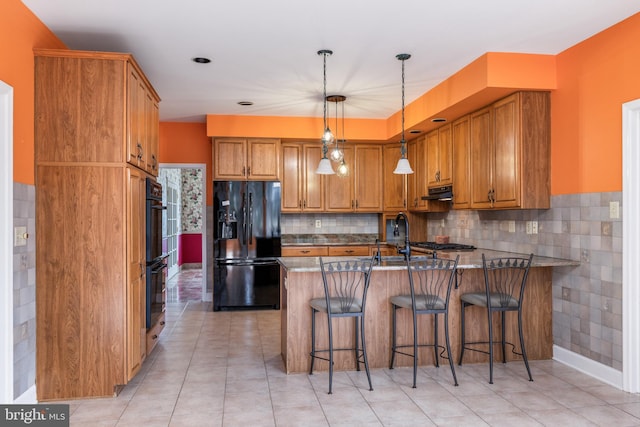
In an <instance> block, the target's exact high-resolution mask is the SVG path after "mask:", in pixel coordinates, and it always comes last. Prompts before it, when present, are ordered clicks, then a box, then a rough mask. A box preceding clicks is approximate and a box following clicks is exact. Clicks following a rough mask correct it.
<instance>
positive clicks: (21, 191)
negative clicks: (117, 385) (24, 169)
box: [13, 183, 36, 399]
mask: <svg viewBox="0 0 640 427" xmlns="http://www.w3.org/2000/svg"><path fill="white" fill-rule="evenodd" d="M35 213H36V191H35V186H33V185H26V184H20V183H14V184H13V225H14V227H27V233H28V234H29V238H28V239H27V245H26V246H14V248H13V397H14V399H15V398H18V397H20V396H21V395H22V394H24V393H25V392H26V391H27V390H28V389H29V388H30V387H32V386H33V385H34V384H35V381H36V215H35Z"/></svg>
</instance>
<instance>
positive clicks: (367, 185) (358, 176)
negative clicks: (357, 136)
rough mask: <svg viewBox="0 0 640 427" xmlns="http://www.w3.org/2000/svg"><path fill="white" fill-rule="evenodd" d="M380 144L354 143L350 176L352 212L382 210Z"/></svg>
mask: <svg viewBox="0 0 640 427" xmlns="http://www.w3.org/2000/svg"><path fill="white" fill-rule="evenodd" d="M381 170H382V146H381V145H377V144H356V145H355V161H354V166H353V169H352V172H351V174H350V176H353V179H354V181H353V185H354V189H355V203H354V212H382V206H383V200H382V199H383V198H382V174H381V173H380V171H381Z"/></svg>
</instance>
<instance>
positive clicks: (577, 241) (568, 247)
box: [428, 192, 622, 370]
mask: <svg viewBox="0 0 640 427" xmlns="http://www.w3.org/2000/svg"><path fill="white" fill-rule="evenodd" d="M621 201H622V193H621V192H610V193H585V194H569V195H558V196H553V197H552V198H551V208H550V209H546V210H523V211H471V210H470V211H450V212H447V213H433V214H428V215H429V227H428V235H429V236H434V235H439V234H445V235H449V236H450V237H451V241H452V242H456V243H467V244H473V245H475V246H477V247H478V248H486V249H494V250H508V251H510V252H519V253H523V254H525V253H529V252H534V253H535V254H536V255H543V256H550V257H556V258H567V259H572V260H576V261H580V266H578V267H562V268H554V269H553V340H554V344H555V345H558V346H560V347H563V348H565V349H567V350H570V351H573V352H575V353H578V354H581V355H582V356H585V357H587V358H589V359H592V360H595V361H597V362H600V363H602V364H604V365H606V366H609V367H612V368H614V369H618V370H622V218H610V215H609V202H619V203H620V209H619V211H620V212H622V206H621ZM531 221H535V222H537V228H538V233H537V234H528V233H527V223H528V222H531ZM510 230H513V232H511V231H510Z"/></svg>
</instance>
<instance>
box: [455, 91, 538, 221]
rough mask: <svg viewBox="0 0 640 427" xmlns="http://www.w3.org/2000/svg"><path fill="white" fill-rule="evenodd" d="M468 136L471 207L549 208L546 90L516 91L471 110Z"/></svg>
mask: <svg viewBox="0 0 640 427" xmlns="http://www.w3.org/2000/svg"><path fill="white" fill-rule="evenodd" d="M470 138H471V144H470V170H471V208H472V209H513V208H519V209H548V208H549V206H550V204H549V198H550V182H549V180H550V177H549V164H550V111H549V93H548V92H517V93H514V94H513V95H510V96H508V97H506V98H504V99H501V100H500V101H497V102H495V103H494V104H492V105H490V106H489V107H486V108H483V109H481V110H479V111H476V112H474V113H472V114H471V115H470ZM455 185H457V183H454V192H455ZM454 197H455V194H454Z"/></svg>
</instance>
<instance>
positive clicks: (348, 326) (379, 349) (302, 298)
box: [279, 249, 579, 373]
mask: <svg viewBox="0 0 640 427" xmlns="http://www.w3.org/2000/svg"><path fill="white" fill-rule="evenodd" d="M483 253H484V254H485V256H486V257H488V258H494V257H503V256H516V255H518V256H523V255H522V254H514V253H510V252H501V251H493V250H483V249H477V250H473V251H439V252H438V254H437V256H438V257H440V258H450V257H455V256H456V255H460V261H459V263H458V269H459V270H458V273H457V284H458V288H457V289H455V288H454V289H453V290H452V292H451V301H452V303H451V307H450V313H449V314H450V319H449V322H450V323H449V331H450V336H451V347H452V348H451V349H452V353H453V357H454V360H455V361H456V362H457V359H458V356H459V354H460V349H459V345H460V321H459V314H460V303H459V297H460V294H461V293H462V292H469V291H477V290H480V291H482V290H484V279H483V273H482V254H483ZM416 255H418V254H416ZM352 258H353V259H362V258H363V257H362V256H354V257H352ZM323 259H325V260H332V259H333V260H335V259H336V258H335V257H327V258H323ZM340 259H348V257H340ZM279 262H280V265H281V287H282V290H281V298H282V300H281V316H282V321H281V325H282V326H281V327H282V334H281V340H282V341H281V350H282V356H283V359H284V363H285V369H286V372H287V373H294V372H308V370H309V349H310V348H311V310H310V308H309V304H308V301H309V300H310V299H312V298H318V297H323V296H324V291H323V285H322V275H321V272H320V264H319V258H318V257H286V256H285V257H282V258H279ZM574 265H579V263H578V262H576V261H571V260H565V259H558V258H548V257H541V256H534V258H533V263H532V267H531V270H530V271H529V278H528V283H527V289H526V291H525V297H524V309H523V319H524V320H523V323H524V324H523V328H524V336H525V343H526V346H527V347H526V349H527V355H528V357H529V359H531V360H536V359H550V358H551V357H552V345H553V335H552V292H551V278H552V269H553V267H560V266H574ZM407 281H408V279H407V273H406V265H405V264H404V261H403V260H402V258H401V257H383V259H382V262H381V263H380V264H379V265H375V266H374V267H373V273H372V275H371V283H370V288H369V293H368V295H367V307H366V313H365V333H366V340H367V353H368V357H369V364H370V366H371V367H372V368H385V367H388V366H389V358H390V337H391V306H390V304H389V298H390V297H391V296H394V295H399V294H402V293H406V292H407V291H408V283H407ZM511 315H514V316H515V315H516V314H515V313H508V314H507V316H511ZM467 316H468V319H467V324H468V325H474V326H473V327H472V329H471V330H468V331H467V337H468V339H470V340H478V339H482V338H485V339H486V337H487V335H488V332H487V322H486V312H484V311H482V310H480V309H476V308H473V309H470V310H469V311H468V314H467ZM428 317H430V316H428ZM443 317H444V316H440V320H439V321H440V322H441V323H442V322H443V321H444V319H443ZM432 321H433V320H432V319H424V322H423V323H421V325H423V326H422V327H421V329H419V334H420V335H421V336H422V337H423V338H428V337H430V336H431V335H432V331H433V328H432V326H431V325H432V324H430V323H429V324H428V323H426V322H432ZM507 323H508V328H509V329H508V330H507V331H506V336H507V340H508V341H509V342H512V343H517V342H518V339H517V336H518V334H517V322H507ZM316 328H317V329H318V331H317V337H316V339H317V341H318V342H317V345H318V346H319V347H322V346H326V345H327V330H326V328H327V324H326V321H324V320H320V321H318V322H317V324H316ZM439 330H440V331H442V332H441V334H440V344H444V336H442V334H443V333H444V326H443V325H441V326H440V328H439ZM411 334H412V326H411V319H410V315H409V313H406V312H405V313H399V316H398V340H399V342H400V343H402V342H408V341H409V337H410V336H411ZM353 336H354V333H353V322H349V321H344V322H336V324H335V326H334V338H335V339H336V342H338V343H341V344H339V345H340V346H345V345H347V344H348V343H351V342H352V341H353ZM516 349H519V345H518V346H517V347H516ZM507 353H508V354H507V360H517V359H519V358H520V356H518V355H515V354H513V353H511V352H510V351H509V349H507ZM334 358H335V365H334V369H336V370H353V369H355V362H354V358H353V354H352V353H351V352H337V353H335V356H334ZM487 360H488V358H487V356H486V355H484V354H482V353H477V352H468V353H465V363H478V362H486V361H487ZM411 363H412V360H411V358H409V357H406V356H399V357H397V366H409V365H410V364H411ZM419 363H420V364H421V365H430V364H433V363H434V361H433V350H431V349H430V348H423V349H421V350H420V354H419ZM441 363H443V361H441ZM315 369H317V370H327V369H328V365H327V362H324V361H318V362H317V363H316V367H315Z"/></svg>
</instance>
